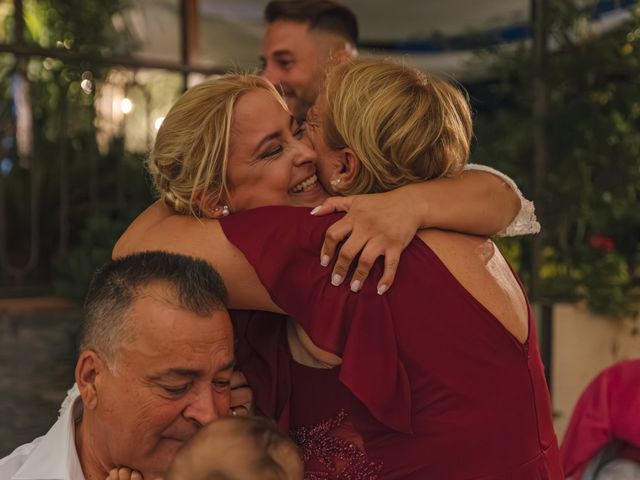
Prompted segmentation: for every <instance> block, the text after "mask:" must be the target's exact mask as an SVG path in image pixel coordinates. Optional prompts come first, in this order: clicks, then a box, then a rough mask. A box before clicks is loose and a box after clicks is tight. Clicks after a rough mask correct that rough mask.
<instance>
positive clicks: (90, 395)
mask: <svg viewBox="0 0 640 480" xmlns="http://www.w3.org/2000/svg"><path fill="white" fill-rule="evenodd" d="M106 369H107V365H106V364H105V362H104V360H102V359H101V358H100V356H99V355H98V354H97V353H96V352H94V351H93V350H84V351H83V352H82V353H80V357H79V358H78V362H77V363H76V372H75V376H76V383H77V384H78V389H79V390H80V396H81V397H82V403H83V405H84V408H87V409H90V410H94V409H95V408H96V407H97V405H98V383H99V380H100V379H99V377H100V375H104V374H105V373H106V372H105V370H106Z"/></svg>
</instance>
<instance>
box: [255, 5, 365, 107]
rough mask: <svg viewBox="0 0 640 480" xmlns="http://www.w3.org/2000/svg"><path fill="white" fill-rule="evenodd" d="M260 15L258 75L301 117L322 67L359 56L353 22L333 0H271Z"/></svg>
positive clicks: (321, 79)
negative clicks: (262, 25)
mask: <svg viewBox="0 0 640 480" xmlns="http://www.w3.org/2000/svg"><path fill="white" fill-rule="evenodd" d="M264 17H265V20H266V22H267V30H266V31H265V34H264V37H263V39H262V47H261V50H262V52H261V55H260V61H261V62H262V66H263V75H264V76H265V78H267V80H269V81H270V82H271V83H273V84H274V85H275V86H276V87H278V90H280V92H281V93H282V95H283V96H284V98H285V100H286V101H287V105H288V107H289V109H290V110H291V112H292V113H293V114H294V115H295V116H296V117H297V118H298V119H304V118H305V117H306V114H307V110H308V109H309V108H311V105H313V102H314V101H315V99H316V97H317V96H318V93H319V91H320V88H321V87H322V84H323V82H324V75H325V71H326V69H327V67H328V66H329V65H331V64H334V63H338V62H340V61H343V60H346V59H349V58H355V57H356V55H357V54H358V51H357V50H356V45H357V43H358V20H357V19H356V16H355V15H354V13H353V12H352V11H351V10H349V9H348V8H347V7H346V6H343V5H342V4H340V3H336V2H334V1H332V0H302V1H300V0H273V1H271V2H269V3H268V4H267V6H266V8H265V11H264Z"/></svg>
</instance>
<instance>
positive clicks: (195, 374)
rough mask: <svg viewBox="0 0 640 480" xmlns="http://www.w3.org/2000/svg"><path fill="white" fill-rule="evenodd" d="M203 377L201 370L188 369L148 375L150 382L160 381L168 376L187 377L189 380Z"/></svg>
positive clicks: (171, 369)
mask: <svg viewBox="0 0 640 480" xmlns="http://www.w3.org/2000/svg"><path fill="white" fill-rule="evenodd" d="M202 375H203V372H202V370H193V369H190V368H168V369H166V370H164V371H162V372H160V373H157V374H155V375H150V376H149V379H150V380H160V379H161V378H164V377H170V376H178V377H189V378H199V377H201V376H202Z"/></svg>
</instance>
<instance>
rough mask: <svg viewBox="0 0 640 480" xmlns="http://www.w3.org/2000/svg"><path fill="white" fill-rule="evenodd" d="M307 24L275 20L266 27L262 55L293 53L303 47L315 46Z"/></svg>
mask: <svg viewBox="0 0 640 480" xmlns="http://www.w3.org/2000/svg"><path fill="white" fill-rule="evenodd" d="M309 27H310V24H309V22H300V21H296V20H275V21H273V22H271V23H270V24H269V25H267V31H266V32H265V35H264V38H263V40H262V53H263V54H264V55H273V54H274V53H279V52H294V51H296V50H298V49H299V48H301V47H304V46H307V47H309V46H315V45H316V42H315V39H314V38H313V35H312V32H311V30H310V29H309Z"/></svg>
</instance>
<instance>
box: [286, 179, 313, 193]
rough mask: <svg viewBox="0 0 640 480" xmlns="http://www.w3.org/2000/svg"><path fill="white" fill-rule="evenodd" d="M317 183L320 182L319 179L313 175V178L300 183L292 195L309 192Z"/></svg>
mask: <svg viewBox="0 0 640 480" xmlns="http://www.w3.org/2000/svg"><path fill="white" fill-rule="evenodd" d="M317 182H318V177H317V176H316V175H312V176H311V177H309V178H307V179H306V180H305V181H303V182H300V183H299V184H298V185H296V186H295V187H293V188H292V189H291V192H292V193H300V192H306V191H307V190H310V189H311V188H313V187H314V186H315V184H316V183H317Z"/></svg>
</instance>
